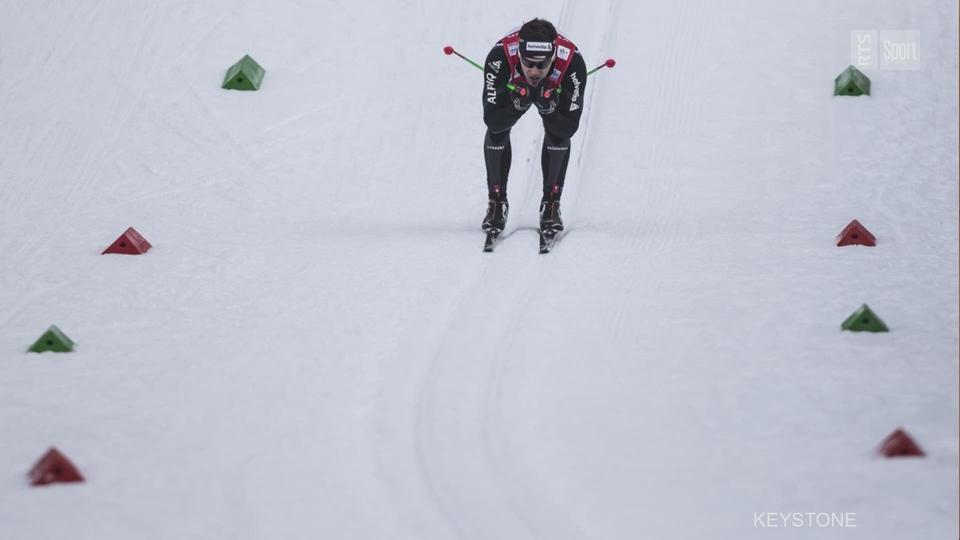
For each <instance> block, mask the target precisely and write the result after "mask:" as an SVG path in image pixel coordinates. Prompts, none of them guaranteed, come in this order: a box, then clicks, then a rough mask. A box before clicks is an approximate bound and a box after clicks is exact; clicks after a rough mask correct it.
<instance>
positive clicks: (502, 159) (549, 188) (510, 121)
mask: <svg viewBox="0 0 960 540" xmlns="http://www.w3.org/2000/svg"><path fill="white" fill-rule="evenodd" d="M516 70H517V71H520V65H519V63H518V64H517V67H516ZM547 73H548V74H549V72H547ZM511 75H512V74H511V73H510V63H509V62H508V61H507V54H506V52H505V51H504V50H503V45H502V44H501V43H497V44H496V45H495V46H494V47H493V49H491V50H490V53H489V54H488V55H487V61H486V65H485V67H484V70H483V76H484V87H483V122H484V123H485V124H486V125H487V133H486V136H485V137H484V140H483V156H484V161H485V162H486V166H487V189H488V191H489V194H490V198H497V196H498V194H499V197H501V198H505V197H506V193H507V176H508V175H509V173H510V160H511V151H510V129H511V128H512V127H513V125H514V124H516V123H517V120H519V119H520V117H521V116H523V114H524V113H525V112H527V110H528V109H529V108H534V109H537V111H538V112H539V113H540V117H541V118H542V119H543V129H544V137H543V149H542V150H541V153H540V164H541V167H542V169H543V199H544V200H547V199H548V198H551V197H552V198H553V199H554V200H559V198H560V193H561V192H562V190H563V179H564V177H565V176H566V174H567V162H568V161H569V159H570V137H572V136H573V134H574V133H576V132H577V128H579V127H580V115H581V114H582V113H583V102H584V100H583V98H584V94H585V93H586V89H587V65H586V62H584V61H583V57H582V56H581V55H580V51H575V52H574V56H573V59H572V60H571V61H570V64H569V66H568V67H567V71H566V73H564V75H563V79H562V80H561V81H560V89H561V91H560V94H559V96H557V106H556V108H554V109H553V110H543V109H541V108H540V106H538V104H537V100H534V103H533V104H531V105H528V106H527V107H521V106H520V104H519V100H517V99H516V98H517V95H516V93H514V92H511V91H510V90H509V89H507V83H508V82H510V78H511ZM546 82H547V80H546V77H545V78H544V79H543V80H542V81H541V82H540V85H541V86H543V85H544V84H546ZM534 90H535V91H539V88H535V89H534Z"/></svg>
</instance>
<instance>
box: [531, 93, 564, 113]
mask: <svg viewBox="0 0 960 540" xmlns="http://www.w3.org/2000/svg"><path fill="white" fill-rule="evenodd" d="M558 90H559V88H550V89H547V88H543V87H542V86H541V87H540V88H538V89H537V90H536V91H535V92H534V98H533V103H534V104H535V105H536V106H537V111H539V112H540V114H541V115H542V116H546V115H548V114H553V111H555V110H557V100H559V99H560V92H559V91H558Z"/></svg>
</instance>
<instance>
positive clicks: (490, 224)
mask: <svg viewBox="0 0 960 540" xmlns="http://www.w3.org/2000/svg"><path fill="white" fill-rule="evenodd" d="M509 211H510V205H509V204H507V199H494V198H491V199H490V200H489V201H488V202H487V215H486V216H485V217H484V218H483V225H482V228H483V230H484V231H487V232H489V231H496V232H502V231H503V229H504V227H506V226H507V214H508V213H509Z"/></svg>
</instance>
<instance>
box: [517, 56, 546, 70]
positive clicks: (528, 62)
mask: <svg viewBox="0 0 960 540" xmlns="http://www.w3.org/2000/svg"><path fill="white" fill-rule="evenodd" d="M550 62H553V57H552V56H551V57H550V58H547V59H546V60H541V61H539V62H534V61H533V60H528V59H526V58H524V57H522V56H521V57H520V63H521V64H523V65H524V66H525V67H527V68H530V69H532V68H537V69H547V66H549V65H550Z"/></svg>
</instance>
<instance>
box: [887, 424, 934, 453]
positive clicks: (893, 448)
mask: <svg viewBox="0 0 960 540" xmlns="http://www.w3.org/2000/svg"><path fill="white" fill-rule="evenodd" d="M880 453H881V454H882V455H883V456H884V457H888V458H892V457H905V456H906V457H910V456H921V457H922V456H925V455H926V454H925V453H924V452H923V450H922V449H921V448H920V446H918V445H917V443H915V442H914V441H913V439H912V438H911V437H910V435H907V432H906V431H904V430H903V429H901V428H897V429H896V431H894V432H893V433H891V434H890V435H887V438H886V439H884V440H883V442H881V443H880Z"/></svg>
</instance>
